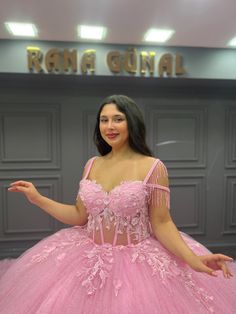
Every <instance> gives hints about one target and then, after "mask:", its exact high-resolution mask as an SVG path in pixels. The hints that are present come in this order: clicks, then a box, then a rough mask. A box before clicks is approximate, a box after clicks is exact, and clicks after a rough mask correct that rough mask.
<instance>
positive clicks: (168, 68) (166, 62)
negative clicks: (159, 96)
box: [159, 53, 173, 77]
mask: <svg viewBox="0 0 236 314" xmlns="http://www.w3.org/2000/svg"><path fill="white" fill-rule="evenodd" d="M172 69H173V57H172V55H171V54H170V53H165V54H164V55H163V56H162V57H161V59H160V62H159V76H160V77H162V76H164V73H166V75H167V76H172Z"/></svg>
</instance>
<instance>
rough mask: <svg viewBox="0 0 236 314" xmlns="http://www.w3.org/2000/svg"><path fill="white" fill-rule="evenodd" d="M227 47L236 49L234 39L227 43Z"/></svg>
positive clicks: (235, 40) (235, 39)
mask: <svg viewBox="0 0 236 314" xmlns="http://www.w3.org/2000/svg"><path fill="white" fill-rule="evenodd" d="M228 46H231V47H236V37H234V38H232V39H231V40H230V41H229V42H228Z"/></svg>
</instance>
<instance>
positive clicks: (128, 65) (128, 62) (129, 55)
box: [124, 48, 137, 74]
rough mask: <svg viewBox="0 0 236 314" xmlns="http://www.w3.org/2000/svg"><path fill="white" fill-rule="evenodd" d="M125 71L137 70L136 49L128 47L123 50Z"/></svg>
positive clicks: (132, 71)
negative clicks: (126, 49)
mask: <svg viewBox="0 0 236 314" xmlns="http://www.w3.org/2000/svg"><path fill="white" fill-rule="evenodd" d="M124 63H125V71H126V72H128V73H131V74H135V73H136V72H137V53H136V49H134V48H130V49H128V51H126V52H125V61H124Z"/></svg>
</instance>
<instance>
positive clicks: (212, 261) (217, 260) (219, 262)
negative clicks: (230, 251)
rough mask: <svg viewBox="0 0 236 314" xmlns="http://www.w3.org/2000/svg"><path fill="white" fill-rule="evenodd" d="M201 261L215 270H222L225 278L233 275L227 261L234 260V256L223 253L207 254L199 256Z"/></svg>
mask: <svg viewBox="0 0 236 314" xmlns="http://www.w3.org/2000/svg"><path fill="white" fill-rule="evenodd" d="M199 258H200V260H201V262H202V263H203V264H204V265H206V266H207V267H209V268H211V269H213V270H221V271H222V272H223V275H224V277H225V278H230V277H232V276H233V274H232V273H231V271H230V269H229V267H228V266H227V264H226V262H229V261H232V258H231V257H229V256H227V255H223V254H207V255H202V256H199Z"/></svg>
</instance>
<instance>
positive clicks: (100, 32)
mask: <svg viewBox="0 0 236 314" xmlns="http://www.w3.org/2000/svg"><path fill="white" fill-rule="evenodd" d="M105 35H106V28H105V27H102V26H87V25H79V26H78V36H79V37H80V38H82V39H94V40H102V39H103V38H104V37H105Z"/></svg>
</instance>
